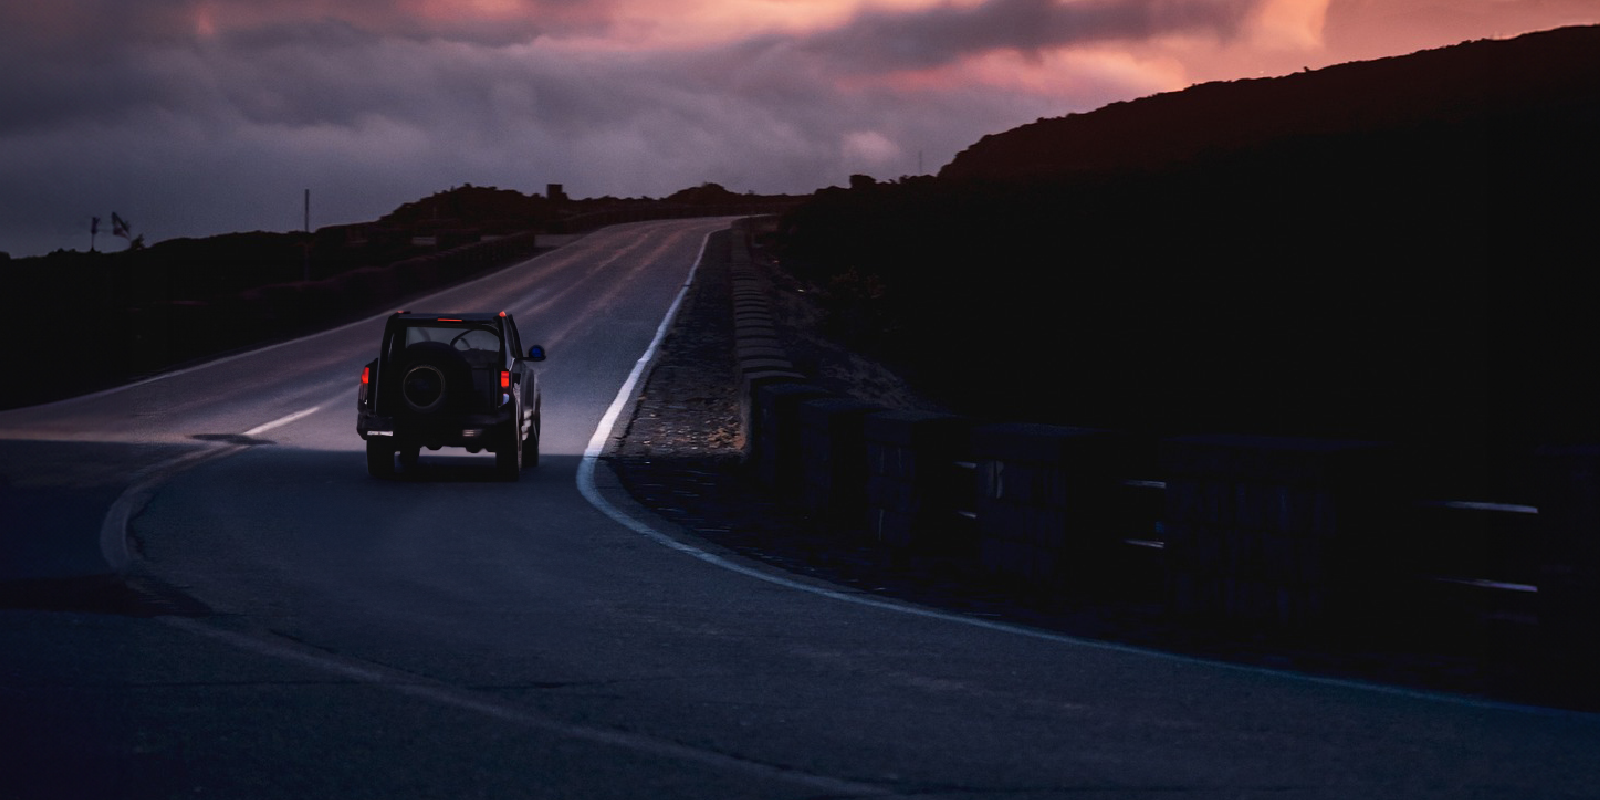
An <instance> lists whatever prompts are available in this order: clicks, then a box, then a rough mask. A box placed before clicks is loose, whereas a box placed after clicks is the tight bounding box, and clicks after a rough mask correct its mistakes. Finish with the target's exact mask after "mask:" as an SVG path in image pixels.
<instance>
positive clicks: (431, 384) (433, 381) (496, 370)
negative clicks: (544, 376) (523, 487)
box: [356, 311, 544, 481]
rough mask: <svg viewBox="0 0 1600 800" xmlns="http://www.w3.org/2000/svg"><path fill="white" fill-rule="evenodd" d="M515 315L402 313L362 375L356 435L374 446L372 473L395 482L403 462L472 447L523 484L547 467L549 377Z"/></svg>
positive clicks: (370, 453)
mask: <svg viewBox="0 0 1600 800" xmlns="http://www.w3.org/2000/svg"><path fill="white" fill-rule="evenodd" d="M523 353H524V351H523V349H522V340H521V338H520V337H519V336H518V335H517V325H516V323H515V322H514V321H513V320H512V318H511V315H510V314H507V313H506V312H504V311H502V312H500V313H499V314H416V313H408V312H405V311H396V312H395V313H394V314H393V315H391V316H390V317H389V320H388V323H387V324H386V325H385V326H384V329H383V346H382V348H381V349H380V350H379V351H378V357H377V358H375V359H373V360H372V361H371V362H369V363H368V364H367V365H366V366H365V367H363V368H362V370H361V390H360V392H359V393H358V394H357V399H356V411H357V414H356V433H359V434H361V438H363V439H365V440H366V441H367V471H368V472H370V473H372V475H373V476H375V477H379V478H388V477H392V476H393V475H394V474H395V455H396V454H399V457H400V463H401V464H402V465H404V466H407V467H409V466H412V465H414V464H415V463H416V461H417V454H418V453H419V452H420V451H421V449H422V448H424V447H426V448H428V449H429V450H438V449H439V448H441V447H465V448H466V449H467V451H468V452H472V453H477V452H481V451H483V450H488V451H489V452H491V453H494V454H495V468H496V470H497V471H498V472H499V474H500V476H501V477H502V478H504V479H506V480H512V481H514V480H517V479H518V477H520V476H521V474H522V467H523V465H524V464H526V465H528V466H533V465H535V464H537V463H538V462H539V421H540V420H539V378H538V376H537V375H536V374H535V373H534V371H533V368H532V366H531V362H537V361H543V360H544V348H543V347H540V346H538V345H534V346H532V347H529V348H528V349H527V351H526V355H524V354H523Z"/></svg>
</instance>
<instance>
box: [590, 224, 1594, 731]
mask: <svg viewBox="0 0 1600 800" xmlns="http://www.w3.org/2000/svg"><path fill="white" fill-rule="evenodd" d="M713 233H715V232H713ZM711 236H712V234H706V238H705V239H703V240H701V242H700V253H699V255H697V256H696V257H695V260H694V264H693V265H692V266H690V268H689V275H688V277H687V278H685V279H684V282H683V286H681V287H680V288H679V289H678V296H677V297H676V298H674V299H673V301H672V305H671V306H670V307H669V308H668V309H667V314H666V316H665V317H664V318H662V320H661V324H660V325H659V326H658V327H657V328H656V335H655V338H654V339H652V340H651V341H650V345H649V347H647V348H646V349H645V352H644V355H642V356H640V357H639V360H638V361H637V362H635V364H634V366H633V371H632V372H631V373H629V374H628V379H627V380H626V381H624V382H623V384H622V388H621V389H618V390H617V396H616V399H614V400H612V401H611V406H610V407H609V408H607V409H606V413H605V416H603V417H601V418H600V424H599V425H598V426H596V427H595V430H594V435H593V436H591V437H590V438H589V445H588V447H586V448H585V449H584V452H583V460H582V461H580V462H579V463H578V474H577V484H578V491H579V493H581V494H582V495H583V497H584V499H585V500H588V501H589V504H590V505H592V506H594V507H595V509H597V510H598V511H600V512H601V513H602V514H605V515H606V516H608V517H610V518H611V519H612V520H613V521H615V522H616V523H617V524H619V525H621V526H623V527H625V528H627V529H628V530H631V531H633V532H634V533H637V534H639V535H641V536H644V537H646V538H648V539H651V540H653V541H655V542H656V543H658V544H661V545H663V546H665V547H667V548H670V549H672V550H676V551H678V552H680V553H683V554H685V555H689V556H693V557H694V558H697V559H700V560H701V561H704V562H706V563H708V564H711V565H714V566H717V567H721V568H722V569H725V570H728V571H730V572H736V573H738V574H740V575H745V576H748V577H751V578H755V579H757V580H761V581H766V582H767V583H771V584H775V585H777V586H782V587H784V588H786V589H794V590H796V591H801V592H806V593H808V594H813V595H817V596H819V597H826V598H829V599H832V600H842V601H844V602H847V603H854V604H856V605H860V606H866V607H868V608H876V609H881V610H884V611H893V612H897V613H901V614H907V615H910V616H913V617H922V618H924V619H934V620H940V621H942V622H953V623H956V624H960V625H966V626H969V627H974V628H981V629H983V630H989V631H996V632H1000V633H1009V634H1014V635H1017V636H1025V637H1028V638H1031V639H1041V640H1044V641H1048V642H1056V643H1058V644H1067V645H1074V646H1077V647H1087V648H1091V649H1095V650H1107V651H1111V652H1116V653H1128V654H1133V655H1141V656H1146V657H1150V658H1156V659H1160V660H1164V661H1173V662H1177V663H1180V664H1191V665H1196V666H1207V667H1215V668H1219V669H1225V670H1229V671H1234V672H1242V673H1246V674H1251V675H1263V676H1272V677H1277V678H1286V679H1290V680H1299V681H1304V682H1306V683H1315V684H1319V685H1323V686H1332V687H1337V688H1342V689H1359V690H1364V691H1370V692H1378V693H1381V694H1390V695H1396V696H1400V697H1408V698H1412V699H1417V700H1429V701H1433V702H1441V703H1450V704H1455V705H1464V706H1468V707H1472V708H1482V709H1492V710H1500V711H1515V712H1519V713H1523V714H1535V715H1544V716H1558V717H1569V718H1570V717H1576V718H1581V719H1592V718H1593V717H1594V715H1593V714H1588V713H1585V712H1580V711H1570V710H1567V709H1560V708H1546V707H1543V706H1528V705H1521V704H1517V703H1508V702H1501V701H1497V700H1485V699H1481V698H1476V697H1470V696H1467V695H1455V694H1447V693H1444V692H1432V691H1426V690H1423V689H1410V688H1406V687H1403V686H1389V685H1385V684H1381V683H1371V682H1368V681H1361V680H1353V679H1348V678H1330V677H1326V676H1322V675H1311V674H1308V673H1304V672H1295V671H1293V670H1280V669H1269V668H1266V667H1255V666H1250V665H1248V664H1235V663H1232V662H1228V661H1215V660H1210V659H1204V658H1196V657H1194V656H1185V655H1179V654H1177V653H1169V652H1166V651H1162V650H1152V649H1147V648H1142V647H1134V646H1131V645H1124V644H1116V643H1113V642H1104V641H1097V640H1094V639H1081V638H1078V637H1075V636H1068V635H1065V634H1060V633H1052V632H1050V631H1045V630H1039V629H1036V628H1028V627H1023V626H1021V625H1013V624H1009V623H1005V622H994V621H992V620H986V619H981V618H978V617H967V616H962V615H960V614H954V613H950V612H946V611H936V610H934V609H930V608H923V607H920V606H909V605H902V604H900V603H897V602H890V601H888V600H884V599H880V598H877V597H874V596H871V595H864V594H852V593H847V592H842V591H838V590H835V589H829V588H827V587H823V586H816V585H812V584H808V583H801V582H799V581H795V580H791V579H789V578H786V577H784V576H782V575H777V574H774V573H771V572H767V571H765V570H762V569H757V568H754V567H750V566H746V565H744V564H740V563H737V562H735V561H731V560H729V559H726V558H723V557H722V556H719V555H716V554H715V553H711V552H708V551H706V550H702V549H700V548H698V547H695V546H694V545H692V544H688V543H687V542H683V541H680V540H678V539H675V538H673V537H672V536H670V535H668V534H666V533H665V532H663V531H661V530H660V529H658V528H656V527H655V526H653V525H651V524H650V523H649V522H646V521H645V520H643V519H640V518H637V517H635V516H633V515H632V514H629V513H627V512H625V511H623V510H622V509H620V508H617V506H615V505H614V504H612V502H611V501H610V500H607V499H606V498H605V496H604V495H602V494H601V492H600V490H599V487H598V486H597V485H596V483H595V465H596V464H597V463H598V462H599V460H600V456H601V454H602V453H604V452H605V449H606V445H607V443H608V442H609V441H610V439H611V432H612V430H613V429H614V428H616V425H617V420H618V419H619V418H620V417H621V416H622V410H623V409H624V408H626V407H627V406H628V404H629V403H630V402H632V400H633V397H634V390H635V389H636V387H637V386H638V383H639V379H640V377H641V376H643V374H644V372H645V370H646V369H648V368H649V366H650V365H651V364H652V363H654V361H655V359H656V355H657V351H658V350H659V349H660V346H661V342H662V340H664V339H665V338H666V335H667V331H668V329H670V328H671V327H672V323H673V321H674V320H675V319H676V318H677V316H678V309H679V306H681V305H682V304H683V298H684V296H685V295H687V294H688V292H689V287H690V286H691V285H692V284H693V283H694V277H695V274H696V273H697V272H698V271H699V269H700V263H701V261H703V260H704V259H705V254H706V246H707V245H708V244H709V243H710V241H711Z"/></svg>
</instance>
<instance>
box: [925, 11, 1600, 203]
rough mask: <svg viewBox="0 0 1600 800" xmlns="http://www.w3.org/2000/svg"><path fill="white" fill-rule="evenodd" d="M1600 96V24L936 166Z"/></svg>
mask: <svg viewBox="0 0 1600 800" xmlns="http://www.w3.org/2000/svg"><path fill="white" fill-rule="evenodd" d="M1596 98H1600V28H1596V27H1592V26H1591V27H1572V28H1561V29H1557V30H1553V31H1545V32H1542V33H1534V34H1528V35H1526V36H1521V37H1518V38H1516V39H1510V40H1506V41H1480V42H1470V43H1466V44H1460V45H1454V46H1451V47H1445V48H1440V49H1437V50H1429V51H1424V52H1421V53H1414V54H1411V55H1408V56H1401V57H1393V58H1386V59H1380V60H1378V61H1368V62H1359V63H1353V64H1340V65H1336V66H1332V67H1328V68H1325V69H1321V70H1317V71H1315V72H1303V73H1299V74H1295V75H1287V76H1283V77H1278V78H1261V79H1250V80H1240V81H1232V82H1227V83H1205V84H1200V85H1197V86H1192V87H1190V88H1188V89H1186V90H1183V91H1181V92H1173V93H1169V94H1161V95H1155V96H1152V97H1145V98H1141V99H1139V100H1133V101H1130V102H1124V103H1113V104H1111V105H1108V106H1105V107H1103V108H1101V109H1099V110H1097V111H1094V112H1093V113H1089V114H1071V115H1068V116H1065V117H1056V118H1052V119H1041V120H1039V121H1037V122H1034V123H1032V124H1029V125H1024V126H1021V127H1019V128H1015V129H1012V130H1010V131H1006V132H1005V133H1000V134H994V135H990V136H985V137H983V138H982V139H980V140H979V141H978V142H977V143H976V144H974V145H972V146H971V147H969V148H967V149H966V150H963V151H962V152H961V153H959V154H958V155H957V156H956V158H955V160H953V161H952V162H951V163H950V164H949V165H947V166H946V167H945V168H944V169H942V170H941V171H940V173H939V175H940V177H944V178H955V179H963V178H989V179H993V178H1016V177H1034V176H1040V175H1049V174H1057V173H1062V172H1076V171H1100V170H1126V169H1152V168H1160V167H1164V166H1169V165H1171V164H1174V163H1178V162H1182V161H1187V160H1190V159H1193V158H1196V157H1200V156H1214V155H1220V154H1226V153H1231V152H1240V151H1248V150H1251V149H1254V148H1257V147H1261V146H1263V145H1267V144H1270V143H1272V142H1276V141H1280V140H1282V139H1285V138H1291V137H1323V136H1352V135H1362V134H1367V133H1373V132H1382V131H1389V130H1395V129H1400V128H1407V127H1416V126H1430V125H1439V124H1452V123H1462V122H1467V121H1477V120H1481V119H1483V118H1485V117H1486V116H1498V115H1507V114H1511V115H1539V114H1543V113H1550V112H1559V111H1560V110H1561V109H1563V108H1566V107H1569V106H1571V105H1573V104H1580V105H1581V104H1592V103H1593V102H1594V101H1595V99H1596Z"/></svg>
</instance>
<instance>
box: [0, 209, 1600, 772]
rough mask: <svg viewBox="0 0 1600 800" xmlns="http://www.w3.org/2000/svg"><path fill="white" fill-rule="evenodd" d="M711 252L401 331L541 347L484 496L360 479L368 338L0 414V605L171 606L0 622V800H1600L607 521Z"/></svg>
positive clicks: (1492, 735) (558, 277) (1481, 731)
mask: <svg viewBox="0 0 1600 800" xmlns="http://www.w3.org/2000/svg"><path fill="white" fill-rule="evenodd" d="M725 225H726V221H706V220H696V221H683V222H655V223H643V224H637V225H630V226H621V227H617V228H611V229H607V230H604V231H601V232H598V233H595V234H592V235H590V236H589V237H586V238H585V239H582V240H580V241H578V242H575V243H573V244H570V245H567V246H565V247H563V248H561V249H558V250H555V251H552V252H550V253H548V254H545V255H543V256H540V257H538V258H535V259H533V260H531V261H528V262H526V263H523V264H521V265H518V266H516V267H513V268H511V269H509V270H506V271H504V272H501V273H498V274H496V275H494V276H491V277H489V278H486V279H483V280H480V281H478V282H475V283H473V284H470V285H467V286H464V287H459V288H457V289H453V290H450V291H447V292H443V293H441V294H440V295H438V296H436V297H435V298H434V299H431V300H429V301H426V302H423V303H419V304H415V306H416V309H415V310H425V311H464V310H500V309H505V310H509V311H512V312H513V313H515V314H516V316H517V318H518V320H519V321H520V327H521V328H522V332H523V339H524V341H525V342H527V343H529V344H533V343H538V344H543V345H545V346H546V348H547V349H548V350H549V352H550V360H549V361H547V362H546V363H545V364H544V365H543V366H542V369H541V380H542V381H543V383H544V392H545V406H544V423H545V428H544V430H545V433H544V436H545V441H544V445H545V446H544V458H543V461H542V463H541V464H540V465H539V466H538V467H537V468H536V469H534V470H531V471H529V472H528V473H527V474H525V475H524V477H523V480H522V481H521V482H518V483H501V482H497V481H495V480H494V479H493V459H492V456H489V455H486V454H485V455H478V456H470V455H467V454H464V453H461V452H460V451H440V452H439V453H427V452H426V451H425V453H424V457H423V463H422V465H421V469H420V470H419V472H418V474H417V475H416V476H415V477H414V479H411V480H405V481H396V482H381V481H376V480H373V479H371V478H369V477H368V476H367V475H366V472H365V467H364V460H363V455H362V450H361V441H360V439H359V438H358V437H357V436H356V435H355V432H354V419H355V410H354V403H355V401H354V392H355V380H356V377H357V376H358V374H359V371H360V367H361V365H362V364H363V363H365V362H366V361H367V360H368V359H370V358H371V354H372V352H373V351H374V350H375V348H376V344H377V340H378V336H379V334H380V332H381V329H382V321H381V319H375V320H369V321H366V322H362V323H358V324H355V325H351V326H347V327H345V328H341V329H338V330H335V331H332V332H329V333H327V334H323V335H319V336H314V337H310V338H306V339H302V340H298V341H296V342H292V343H289V344H285V345H281V346H277V347H273V348H269V349H266V350H262V351H258V352H255V353H251V354H246V355H243V356H237V357H233V358H230V359H225V360H223V361H220V362H216V363H213V364H211V365H208V366H203V367H199V368H194V369H191V370H188V371H184V372H181V373H177V374H174V375H171V376H168V377H165V378H161V379H158V380H152V381H148V382H145V383H142V384H139V385H135V386H133V387H129V388H125V389H122V390H117V391H111V392H106V393H101V394H98V395H93V396H89V397H86V398H80V399H77V400H73V401H66V402H62V403H56V404H52V405H48V406H41V407H37V408H33V409H22V410H18V411H13V412H6V413H3V414H0V476H3V478H4V482H3V483H0V502H3V504H4V505H0V511H3V512H4V516H3V517H0V524H4V526H5V527H4V529H3V533H4V538H3V539H0V558H4V560H3V561H0V565H3V569H0V577H4V578H12V579H17V578H41V577H48V576H52V575H54V576H65V575H72V574H76V573H82V572H85V571H94V570H95V569H96V568H97V567H100V568H103V567H104V564H105V563H107V562H110V563H117V562H119V561H124V560H125V561H126V564H127V568H128V570H130V571H131V572H132V573H133V574H134V575H135V576H145V577H148V578H149V579H150V581H151V583H152V585H154V584H164V585H168V586H172V587H177V588H178V589H180V590H181V591H182V592H183V593H184V594H185V595H187V596H188V597H189V598H192V599H193V600H194V601H196V602H194V603H189V604H188V605H184V604H182V603H179V604H176V605H174V606H172V607H171V608H170V609H169V610H168V611H167V612H165V613H162V612H159V611H157V612H149V613H142V614H141V613H95V612H94V610H93V609H79V610H71V609H62V608H54V609H52V608H47V607H43V606H45V605H48V604H34V605H33V606H31V607H30V606H29V604H27V603H12V607H10V608H0V800H10V799H11V798H46V797H51V798H53V797H84V798H99V797H106V798H113V797H114V798H168V797H185V798H189V797H223V798H235V797H238V798H256V797H263V798H265V797H295V798H365V797H372V798H401V797H405V798H410V797H424V798H465V797H486V798H516V797H539V798H613V797H614V798H734V797H740V798H743V797H749V798H818V797H849V796H904V797H947V798H963V799H966V798H974V799H978V798H997V799H998V798H1004V799H1005V800H1021V799H1023V798H1083V797H1095V798H1100V797H1105V798H1170V797H1174V796H1177V797H1196V798H1258V797H1259V798H1361V799H1362V800H1368V799H1370V798H1407V799H1408V800H1409V799H1411V798H1502V797H1503V798H1566V797H1600V782H1597V778H1600V718H1597V717H1596V716H1595V715H1586V714H1579V713H1568V712H1554V711H1544V710H1535V709H1527V708H1521V707H1517V706H1510V705H1498V704H1491V703H1482V702H1477V701H1473V700H1470V699H1465V698H1454V697H1449V696H1440V695H1429V694H1422V693H1414V692H1404V691H1395V690H1389V689H1383V688H1381V687H1372V686H1365V685H1360V684H1353V683H1343V682H1338V681H1328V680H1317V679H1311V678H1306V677H1302V676H1296V675H1292V674H1280V673H1274V672H1269V671H1263V670H1256V669H1244V668H1238V667H1230V666H1225V665H1217V664H1210V663H1205V662H1198V661H1192V660H1188V659H1182V658H1173V657H1168V656H1163V655H1161V654H1155V653H1147V652H1140V651H1134V650H1127V649H1119V648H1113V647H1106V646H1101V645H1096V644H1093V643H1088V642H1081V641H1076V640H1071V639H1067V638H1064V637H1058V636H1053V635H1050V634H1045V633H1042V632H1037V631H1029V630H1026V629H1020V628H1014V627H1009V626H1005V625H997V624H992V623H990V622H987V621H985V620H981V619H960V618H954V617H950V616H946V615H942V614H938V613H932V612H927V611H924V610H921V609H917V608H914V607H909V606H902V605H897V604H894V603H890V602H885V601H882V600H878V599H874V598H870V597H866V596H862V595H857V594H853V593H851V592H850V591H849V590H845V589H840V588H838V587H832V586H827V585H819V584H813V583H809V582H806V581H805V580H804V579H799V578H795V577H793V576H789V575H786V574H782V573H777V572H774V571H772V570H770V569H769V568H767V567H764V566H760V565H756V564H753V563H750V562H744V561H740V560H738V559H737V558H734V557H732V556H727V555H725V554H719V553H715V552H711V551H710V550H709V549H708V547H707V546H706V545H704V544H701V543H698V542H696V541H695V540H694V539H693V538H692V537H690V536H688V535H686V534H684V533H683V532H682V531H679V530H676V529H674V528H672V527H671V526H670V525H667V524H666V523H664V522H662V521H660V520H659V519H657V518H654V517H652V516H651V514H650V513H649V512H648V511H645V510H643V509H640V508H638V507H636V506H634V505H633V504H632V503H630V502H629V501H628V499H627V498H626V497H625V496H624V494H623V493H622V492H620V491H619V490H618V489H617V488H616V486H615V484H614V481H612V480H610V477H609V474H608V472H607V469H606V467H605V466H604V465H603V464H600V465H599V466H598V468H596V466H595V461H594V460H593V458H592V456H594V455H595V454H596V452H597V451H598V449H599V448H600V447H601V446H603V444H604V443H605V441H606V440H607V438H608V437H609V436H610V435H611V434H612V433H613V431H612V430H611V423H612V421H613V419H614V418H613V417H611V416H609V415H608V412H609V411H612V410H614V409H618V408H620V407H621V404H620V401H619V399H618V398H619V393H621V395H622V399H623V400H626V395H627V391H626V384H627V382H628V379H629V376H630V375H631V374H634V372H635V370H636V367H637V365H638V363H639V359H640V358H641V356H643V355H645V353H646V352H647V350H648V348H649V346H650V343H651V342H652V340H653V338H654V337H655V335H656V332H657V330H658V329H659V327H660V325H661V322H662V320H663V318H664V317H665V315H666V314H667V313H668V311H669V308H670V307H671V306H672V303H673V301H674V298H675V297H676V296H677V294H678V291H679V289H680V287H681V286H682V284H683V283H684V281H685V279H686V278H687V277H688V276H689V274H690V269H691V267H692V265H693V264H694V262H695V261H696V258H697V254H698V253H699V252H700V248H701V246H702V243H703V242H704V241H705V239H706V237H707V235H708V234H710V233H712V232H713V231H716V230H719V229H721V228H723V227H725ZM452 453H454V454H452ZM586 453H587V457H586ZM11 583H13V584H15V581H11ZM44 583H49V581H45V582H44Z"/></svg>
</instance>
